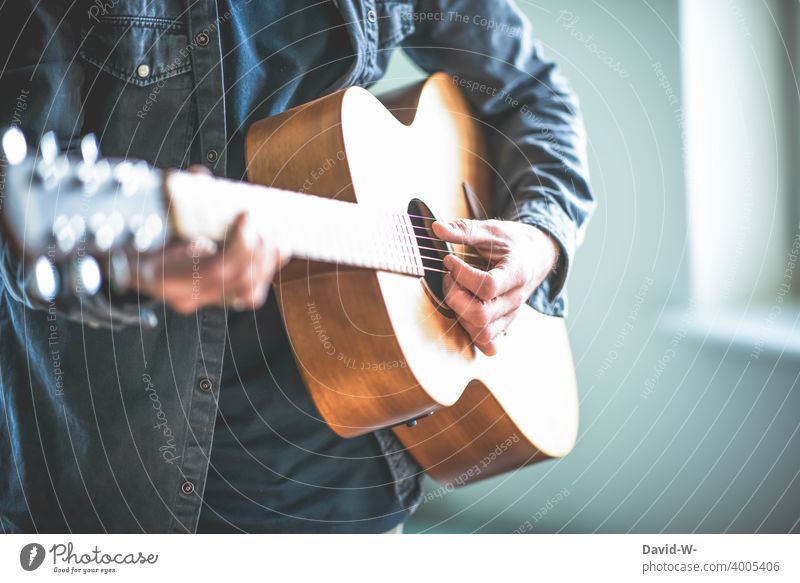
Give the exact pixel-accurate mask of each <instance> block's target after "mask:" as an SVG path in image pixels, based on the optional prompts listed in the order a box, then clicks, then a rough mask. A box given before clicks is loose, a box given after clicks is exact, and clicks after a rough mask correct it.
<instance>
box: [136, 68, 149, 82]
mask: <svg viewBox="0 0 800 583" xmlns="http://www.w3.org/2000/svg"><path fill="white" fill-rule="evenodd" d="M136 74H137V75H138V76H139V77H140V78H142V79H144V78H145V77H149V76H150V67H148V66H147V65H139V66H138V67H136Z"/></svg>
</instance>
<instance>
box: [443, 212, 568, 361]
mask: <svg viewBox="0 0 800 583" xmlns="http://www.w3.org/2000/svg"><path fill="white" fill-rule="evenodd" d="M433 232H434V234H435V235H436V236H437V237H439V238H440V239H442V240H444V241H447V242H449V243H461V244H464V245H469V246H471V247H472V248H474V249H475V251H477V252H478V253H479V254H480V255H481V257H483V258H484V259H485V260H486V261H487V262H488V263H489V266H490V267H491V269H489V270H488V271H485V270H482V269H478V268H476V267H474V266H472V265H470V264H468V263H466V262H465V261H464V260H463V259H461V258H460V257H458V256H457V255H452V254H451V255H448V256H447V257H445V259H444V267H445V269H446V270H447V271H448V272H449V273H447V274H445V276H444V292H445V301H446V302H447V305H448V306H450V308H451V309H452V310H453V311H454V312H455V313H456V315H457V316H458V319H459V321H460V322H461V325H462V326H463V327H464V329H465V330H466V331H467V333H468V334H469V335H470V337H471V338H472V341H473V342H474V343H475V345H476V346H477V347H478V348H479V349H480V350H482V351H483V352H484V353H486V354H488V355H493V354H495V353H496V352H497V347H496V345H495V339H496V338H497V337H498V336H501V335H503V334H504V333H505V331H506V330H507V329H508V327H509V326H510V325H511V322H513V321H514V318H515V317H516V315H517V312H518V311H519V309H520V307H522V305H523V304H524V303H525V302H526V301H527V299H528V298H529V297H530V296H531V294H532V293H533V292H534V290H536V288H537V287H539V285H540V284H541V283H542V281H544V279H545V278H546V277H547V276H548V275H549V274H550V272H551V271H552V269H553V267H554V266H555V265H556V261H557V260H558V251H559V247H558V245H557V244H556V242H555V241H554V240H553V238H552V237H550V235H548V234H547V233H545V232H544V231H542V230H540V229H537V228H536V227H533V226H531V225H526V224H524V223H518V222H513V221H498V220H487V221H476V220H468V219H459V220H456V221H437V222H435V223H434V224H433Z"/></svg>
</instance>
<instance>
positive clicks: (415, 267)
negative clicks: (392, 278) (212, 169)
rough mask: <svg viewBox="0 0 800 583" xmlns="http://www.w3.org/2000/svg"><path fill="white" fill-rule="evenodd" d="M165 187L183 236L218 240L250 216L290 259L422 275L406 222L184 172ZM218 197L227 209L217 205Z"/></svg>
mask: <svg viewBox="0 0 800 583" xmlns="http://www.w3.org/2000/svg"><path fill="white" fill-rule="evenodd" d="M166 182H167V191H168V193H169V196H170V199H171V206H172V212H173V213H174V215H175V217H176V218H175V223H176V225H177V227H178V231H179V232H180V233H181V234H184V235H188V236H197V235H204V236H207V237H210V238H212V239H216V240H221V239H222V238H224V234H225V230H226V229H227V227H228V225H229V224H230V223H231V221H232V220H233V218H234V217H235V216H236V214H238V213H239V212H242V211H247V212H249V213H250V214H251V216H252V218H253V219H254V220H253V224H254V225H256V228H257V229H258V230H259V231H260V233H261V234H262V236H264V237H265V238H271V239H273V240H275V241H279V242H280V243H281V245H284V246H286V247H287V248H288V249H289V251H290V252H291V254H292V255H293V256H294V257H297V258H301V259H308V260H312V261H322V262H326V263H334V264H336V263H339V264H344V265H352V266H356V267H364V268H371V269H378V270H386V271H393V272H397V273H403V274H407V275H415V276H422V275H424V273H425V267H424V264H423V262H422V258H421V255H420V251H419V247H418V245H417V239H416V237H415V236H414V231H413V226H412V224H411V222H410V218H409V217H408V216H407V215H404V214H397V213H389V212H385V211H378V210H373V209H369V208H364V207H362V206H359V205H357V204H353V203H350V202H346V201H340V200H334V199H327V198H322V197H317V196H311V195H305V194H299V193H294V192H290V191H286V190H279V189H275V188H269V187H264V186H259V185H254V184H249V183H240V182H233V181H225V180H220V179H215V178H212V177H207V176H204V175H195V174H187V173H184V172H175V173H171V174H170V175H168V176H167V181H166ZM220 190H222V191H223V193H224V198H225V205H220V204H219V201H220Z"/></svg>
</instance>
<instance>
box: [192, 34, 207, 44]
mask: <svg viewBox="0 0 800 583" xmlns="http://www.w3.org/2000/svg"><path fill="white" fill-rule="evenodd" d="M194 40H195V42H196V43H197V46H200V47H205V46H208V35H207V34H206V33H204V32H200V33H198V34H197V36H195V37H194Z"/></svg>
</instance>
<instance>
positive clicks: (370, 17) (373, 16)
mask: <svg viewBox="0 0 800 583" xmlns="http://www.w3.org/2000/svg"><path fill="white" fill-rule="evenodd" d="M367 20H369V21H370V22H375V21H376V20H378V15H377V14H376V13H375V11H374V10H370V11H369V12H367Z"/></svg>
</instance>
